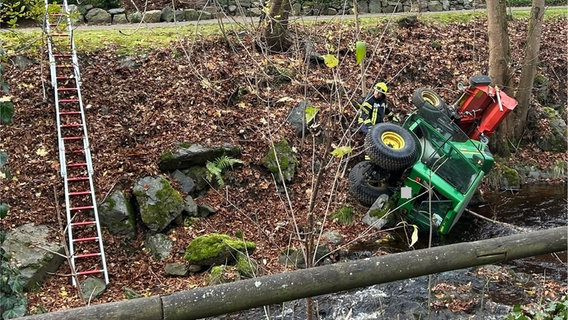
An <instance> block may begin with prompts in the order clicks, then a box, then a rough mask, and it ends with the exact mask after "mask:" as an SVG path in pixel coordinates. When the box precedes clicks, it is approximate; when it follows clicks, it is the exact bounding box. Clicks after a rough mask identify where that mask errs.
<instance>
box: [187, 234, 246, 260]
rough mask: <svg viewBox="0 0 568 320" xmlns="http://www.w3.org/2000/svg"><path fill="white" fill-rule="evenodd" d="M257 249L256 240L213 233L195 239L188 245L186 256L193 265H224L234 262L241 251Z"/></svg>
mask: <svg viewBox="0 0 568 320" xmlns="http://www.w3.org/2000/svg"><path fill="white" fill-rule="evenodd" d="M255 249H256V244H255V243H254V242H251V241H245V240H242V239H236V238H231V237H230V236H228V235H226V234H218V233H212V234H209V235H205V236H201V237H197V238H195V239H193V241H191V242H190V243H189V245H188V246H187V249H186V251H185V255H184V258H185V260H187V261H188V262H189V263H190V264H193V265H201V266H211V265H223V264H227V263H229V264H230V263H234V262H235V261H236V259H237V254H238V253H239V252H241V253H248V254H250V253H252V252H253V251H254V250H255Z"/></svg>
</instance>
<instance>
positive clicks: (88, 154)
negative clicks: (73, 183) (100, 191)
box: [85, 136, 109, 284]
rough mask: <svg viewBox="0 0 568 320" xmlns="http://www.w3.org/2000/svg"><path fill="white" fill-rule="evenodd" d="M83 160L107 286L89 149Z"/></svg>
mask: <svg viewBox="0 0 568 320" xmlns="http://www.w3.org/2000/svg"><path fill="white" fill-rule="evenodd" d="M85 139H87V137H86V136H85ZM85 143H86V144H88V142H85ZM85 159H86V160H87V167H88V168H89V169H88V171H89V174H88V176H89V186H90V188H91V201H92V203H93V215H94V218H95V219H94V220H95V226H96V228H97V235H98V242H99V253H100V254H101V263H102V267H103V274H104V277H105V283H106V284H108V283H109V279H108V270H107V264H106V256H105V250H104V246H103V237H102V232H101V224H100V220H99V211H98V208H97V200H96V197H95V186H94V182H93V165H92V158H91V149H85Z"/></svg>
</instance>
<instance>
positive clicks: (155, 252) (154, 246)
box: [144, 233, 173, 260]
mask: <svg viewBox="0 0 568 320" xmlns="http://www.w3.org/2000/svg"><path fill="white" fill-rule="evenodd" d="M144 246H145V247H146V250H148V251H149V252H150V254H151V255H152V258H154V259H155V260H163V259H166V258H167V257H169V256H170V254H171V252H172V246H173V244H172V240H170V238H168V236H166V235H164V234H161V233H158V234H154V235H148V236H147V237H146V241H145V242H144Z"/></svg>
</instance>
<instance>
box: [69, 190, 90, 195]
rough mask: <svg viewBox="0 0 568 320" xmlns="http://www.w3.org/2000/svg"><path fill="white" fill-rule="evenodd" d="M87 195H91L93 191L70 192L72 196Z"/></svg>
mask: <svg viewBox="0 0 568 320" xmlns="http://www.w3.org/2000/svg"><path fill="white" fill-rule="evenodd" d="M86 194H91V191H73V192H69V195H70V196H83V195H86Z"/></svg>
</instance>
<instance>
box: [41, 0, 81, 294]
mask: <svg viewBox="0 0 568 320" xmlns="http://www.w3.org/2000/svg"><path fill="white" fill-rule="evenodd" d="M45 5H46V7H45V8H46V15H45V17H46V18H45V31H46V35H47V45H48V55H49V64H50V73H51V81H52V87H53V95H54V102H55V115H56V126H57V140H58V148H59V167H60V175H61V177H62V178H63V182H64V189H65V190H64V192H65V215H66V218H67V221H68V224H67V226H66V230H65V231H66V232H67V238H68V239H69V240H71V239H73V230H72V228H71V225H70V224H69V222H70V221H71V220H72V218H73V217H72V216H71V210H70V206H71V203H70V199H69V196H68V194H69V185H68V180H67V166H66V163H67V162H66V161H67V160H66V157H65V141H64V140H63V133H62V132H61V115H60V106H59V90H58V88H59V87H58V82H57V68H56V61H55V55H54V54H53V43H52V37H51V27H50V21H49V2H48V0H45ZM67 242H68V248H69V254H70V264H71V265H70V268H71V272H72V273H73V274H75V273H76V267H75V259H74V258H73V257H74V253H75V249H74V244H73V241H67ZM72 279H73V285H76V284H75V277H74V276H73V277H72Z"/></svg>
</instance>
